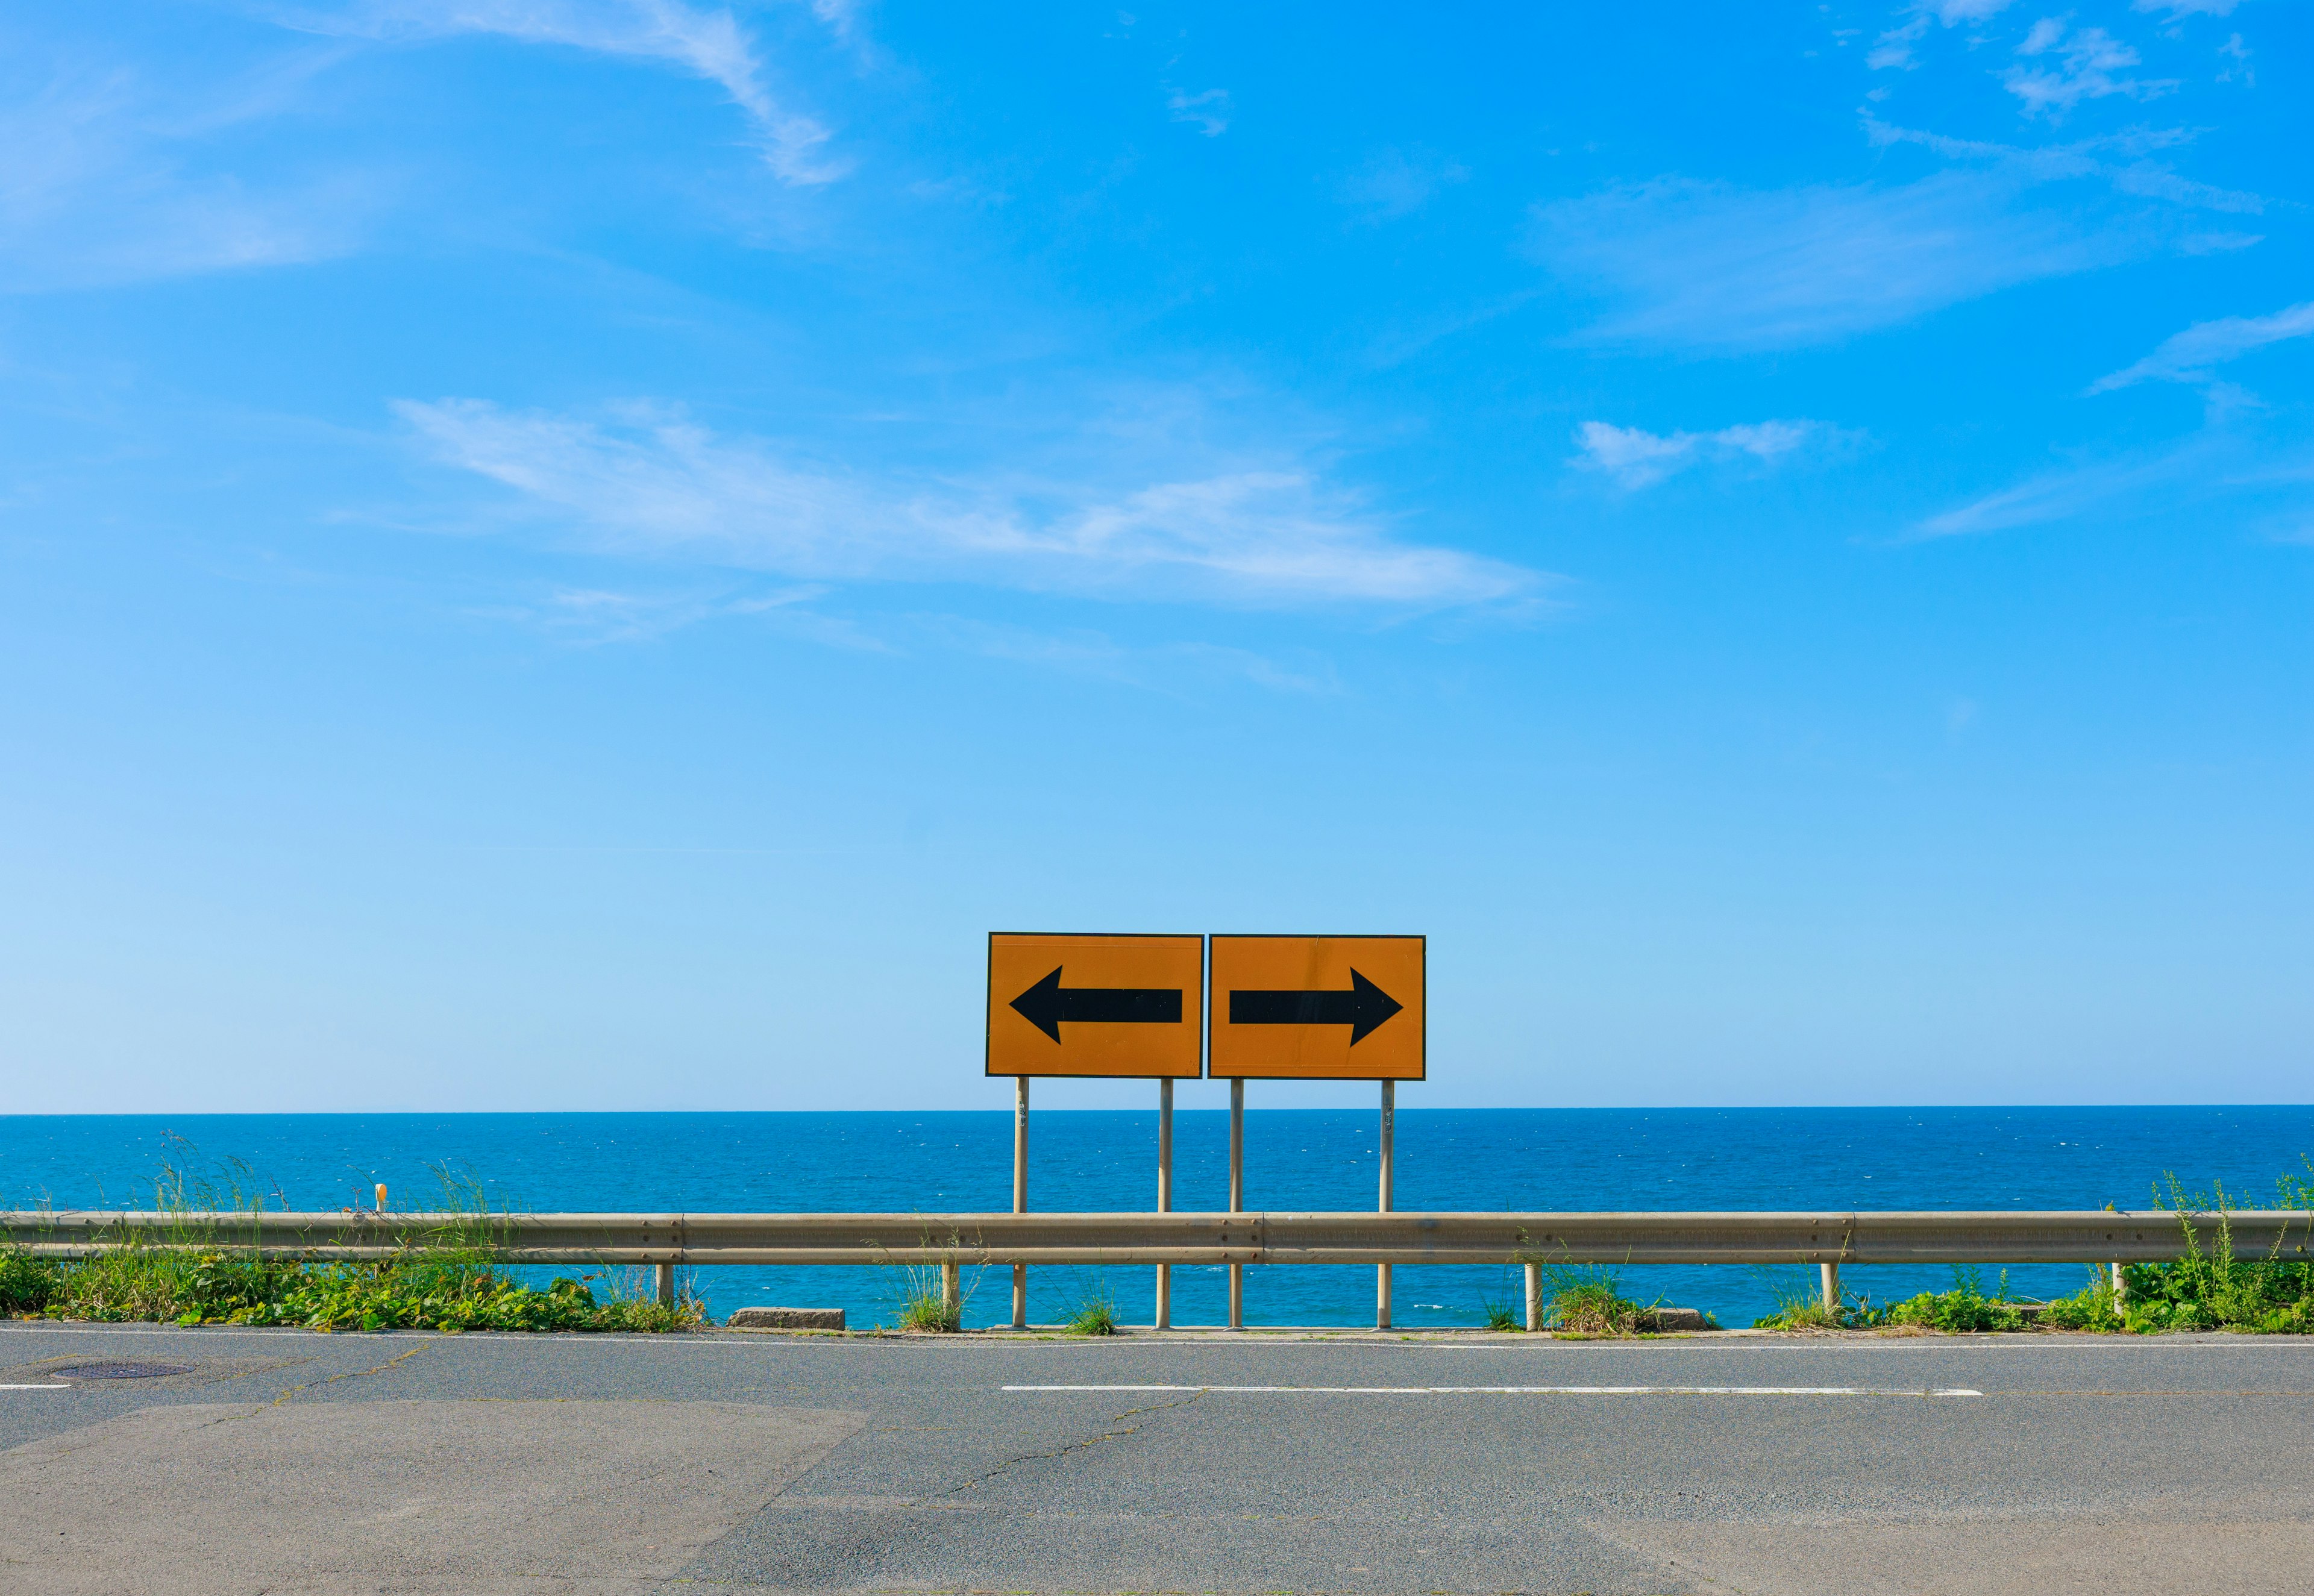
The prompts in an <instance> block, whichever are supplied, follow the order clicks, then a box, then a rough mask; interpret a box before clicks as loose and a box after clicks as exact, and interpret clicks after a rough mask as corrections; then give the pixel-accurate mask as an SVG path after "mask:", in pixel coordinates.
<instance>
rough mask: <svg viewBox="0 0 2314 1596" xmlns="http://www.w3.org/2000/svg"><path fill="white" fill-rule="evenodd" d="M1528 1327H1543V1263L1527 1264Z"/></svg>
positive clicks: (1531, 1328)
mask: <svg viewBox="0 0 2314 1596" xmlns="http://www.w3.org/2000/svg"><path fill="white" fill-rule="evenodd" d="M1526 1327H1527V1328H1528V1329H1530V1330H1540V1329H1541V1328H1542V1265H1541V1264H1529V1265H1527V1266H1526Z"/></svg>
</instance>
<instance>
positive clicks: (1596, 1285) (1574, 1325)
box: [1542, 1264, 1655, 1336]
mask: <svg viewBox="0 0 2314 1596" xmlns="http://www.w3.org/2000/svg"><path fill="white" fill-rule="evenodd" d="M1542 1293H1543V1301H1544V1303H1545V1305H1546V1315H1545V1322H1546V1323H1547V1324H1548V1326H1549V1327H1550V1329H1552V1330H1554V1331H1556V1332H1557V1333H1558V1334H1559V1335H1561V1336H1636V1335H1638V1333H1639V1332H1640V1331H1642V1330H1644V1329H1646V1328H1647V1316H1648V1313H1649V1312H1650V1311H1651V1310H1652V1309H1654V1307H1655V1304H1654V1303H1652V1302H1635V1301H1632V1300H1631V1299H1630V1298H1629V1297H1626V1296H1625V1295H1623V1281H1622V1274H1621V1271H1620V1270H1617V1269H1613V1268H1611V1267H1609V1266H1608V1265H1604V1264H1545V1265H1542Z"/></svg>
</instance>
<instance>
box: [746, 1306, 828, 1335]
mask: <svg viewBox="0 0 2314 1596" xmlns="http://www.w3.org/2000/svg"><path fill="white" fill-rule="evenodd" d="M724 1322H725V1323H726V1324H728V1325H729V1327H731V1328H732V1329H734V1330H841V1329H842V1328H843V1309H841V1308H742V1309H739V1310H738V1311H737V1312H736V1313H734V1314H732V1316H731V1317H730V1318H729V1319H727V1320H725V1321H724Z"/></svg>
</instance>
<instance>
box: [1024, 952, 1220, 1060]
mask: <svg viewBox="0 0 2314 1596" xmlns="http://www.w3.org/2000/svg"><path fill="white" fill-rule="evenodd" d="M1012 1010H1013V1012H1015V1013H1016V1014H1018V1015H1020V1018H1023V1019H1025V1020H1027V1021H1028V1022H1029V1024H1030V1025H1032V1026H1035V1027H1037V1028H1038V1030H1040V1031H1042V1032H1044V1033H1045V1035H1047V1036H1050V1037H1051V1038H1052V1039H1053V1040H1054V1041H1055V1042H1057V1041H1059V1040H1060V1039H1061V1025H1062V1023H1063V1022H1064V1021H1066V1022H1068V1023H1069V1024H1072V1025H1179V1024H1180V1023H1181V989H1180V988H1179V987H1178V986H1063V985H1062V984H1061V967H1060V966H1058V965H1055V966H1053V973H1052V974H1049V975H1047V976H1046V977H1045V978H1044V979H1043V980H1042V981H1039V982H1038V983H1037V984H1036V985H1034V986H1032V987H1030V988H1029V990H1028V991H1027V992H1022V993H1021V994H1020V996H1019V997H1017V998H1014V999H1013V1000H1012Z"/></svg>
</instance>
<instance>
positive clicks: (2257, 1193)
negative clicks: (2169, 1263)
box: [0, 1106, 2314, 1326]
mask: <svg viewBox="0 0 2314 1596" xmlns="http://www.w3.org/2000/svg"><path fill="white" fill-rule="evenodd" d="M1376 1137H1377V1124H1376V1116H1375V1115H1373V1114H1372V1113H1356V1112H1349V1111H1331V1110H1325V1111H1320V1110H1293V1109H1250V1110H1249V1111H1248V1113H1247V1115H1246V1153H1245V1171H1246V1173H1245V1179H1246V1205H1247V1206H1248V1207H1249V1208H1256V1209H1259V1208H1271V1209H1296V1210H1311V1209H1356V1208H1370V1207H1372V1206H1373V1203H1374V1199H1375V1187H1376V1184H1377V1179H1376V1177H1377V1169H1376V1162H1375V1153H1376V1147H1375V1143H1376ZM1156 1143H1157V1116H1156V1114H1155V1112H1154V1110H1153V1109H1152V1110H1151V1111H1150V1112H1146V1113H1128V1112H1090V1111H1072V1110H1040V1111H1038V1112H1037V1113H1036V1114H1035V1115H1033V1117H1032V1121H1031V1130H1030V1142H1029V1203H1030V1205H1031V1206H1032V1207H1035V1208H1039V1209H1047V1210H1073V1211H1130V1210H1145V1209H1148V1208H1150V1207H1153V1205H1154V1201H1155V1191H1156V1176H1155V1168H1156ZM2310 1153H2314V1107H2306V1106H2293V1107H2072V1108H2065V1107H2035V1108H1754V1109H1742V1108H1710V1109H1701V1108H1697V1109H1644V1110H1643V1109H1404V1110H1400V1113H1399V1115H1398V1116H1397V1132H1396V1144H1395V1166H1396V1170H1395V1174H1396V1182H1397V1206H1398V1207H1400V1209H1433V1210H1479V1209H1494V1210H1500V1209H1527V1210H1539V1209H1559V1210H1584V1209H1689V1210H1696V1209H1837V1210H1849V1209H1908V1208H2099V1207H2103V1206H2104V1205H2105V1204H2108V1203H2111V1204H2115V1205H2116V1206H2118V1207H2122V1208H2143V1207H2147V1206H2150V1205H2151V1194H2152V1191H2153V1188H2154V1186H2155V1183H2156V1182H2158V1181H2159V1180H2160V1179H2161V1178H2162V1177H2163V1176H2164V1175H2165V1173H2168V1172H2174V1173H2175V1174H2176V1175H2177V1177H2179V1178H2180V1179H2182V1180H2184V1181H2185V1182H2186V1184H2187V1186H2189V1187H2195V1188H2201V1189H2208V1188H2209V1187H2210V1186H2212V1183H2214V1182H2222V1183H2223V1184H2224V1185H2225V1186H2226V1188H2227V1189H2228V1191H2229V1192H2230V1193H2231V1194H2233V1195H2235V1197H2236V1200H2237V1201H2238V1202H2240V1203H2242V1204H2247V1205H2251V1206H2256V1205H2261V1204H2264V1203H2265V1202H2266V1201H2268V1200H2270V1198H2271V1196H2272V1195H2273V1191H2274V1178H2275V1177H2277V1176H2279V1175H2281V1174H2283V1173H2284V1172H2285V1171H2292V1170H2294V1171H2297V1172H2299V1173H2301V1174H2304V1173H2306V1172H2307V1164H2306V1161H2305V1160H2306V1158H2307V1156H2308V1155H2309V1154H2310ZM1011 1158H1012V1122H1011V1115H1009V1114H1005V1113H994V1114H990V1113H946V1114H908V1113H853V1114H461V1115H423V1114H376V1115H354V1114H348V1115H170V1116H145V1115H53V1116H51V1115H39V1116H35V1115H13V1116H0V1204H5V1205H8V1206H12V1207H18V1208H24V1207H35V1206H39V1205H40V1204H50V1205H53V1206H55V1207H57V1208H85V1207H140V1206H149V1205H151V1204H152V1203H153V1200H154V1198H153V1183H154V1180H155V1177H156V1176H157V1175H158V1174H159V1173H160V1171H161V1169H162V1168H163V1165H164V1163H165V1164H171V1165H174V1166H176V1167H179V1168H194V1169H196V1170H207V1171H208V1172H209V1173H210V1174H211V1176H212V1177H215V1176H216V1175H217V1174H218V1172H219V1171H220V1170H221V1168H222V1167H223V1166H224V1164H225V1161H226V1160H238V1161H239V1162H240V1163H241V1164H242V1165H243V1166H245V1167H246V1168H247V1169H248V1170H250V1171H251V1172H252V1174H253V1176H254V1177H255V1178H256V1180H257V1182H258V1183H259V1184H260V1185H261V1187H262V1188H263V1189H264V1190H265V1191H266V1192H267V1193H268V1194H269V1197H270V1200H271V1202H272V1203H274V1204H284V1203H286V1204H287V1206H290V1207H294V1208H304V1209H327V1208H340V1207H344V1206H347V1205H349V1204H360V1205H362V1206H367V1205H368V1204H369V1203H370V1201H371V1193H372V1190H373V1188H374V1187H375V1186H376V1185H377V1184H378V1183H380V1182H383V1183H384V1184H385V1185H386V1186H387V1187H388V1188H389V1195H388V1201H389V1203H390V1204H391V1205H393V1206H395V1207H425V1206H428V1205H429V1203H430V1199H431V1196H432V1194H433V1193H434V1192H435V1191H436V1190H437V1189H438V1188H437V1181H436V1177H435V1175H434V1174H433V1173H432V1170H433V1168H435V1167H437V1166H448V1167H451V1168H457V1169H462V1170H470V1171H472V1172H473V1174H474V1175H476V1176H479V1177H481V1178H482V1179H484V1180H485V1181H486V1182H487V1183H488V1184H489V1186H490V1188H491V1190H492V1191H493V1193H494V1194H495V1195H497V1196H498V1197H499V1198H500V1199H501V1200H503V1201H505V1202H508V1203H509V1204H512V1205H514V1206H516V1207H518V1208H526V1209H533V1210H578V1211H586V1210H594V1211H613V1212H619V1211H624V1212H676V1211H688V1212H719V1211H720V1212H732V1211H767V1210H781V1211H807V1212H808V1211H814V1210H817V1211H823V1212H956V1211H990V1210H1002V1209H1005V1208H1008V1207H1010V1206H1011ZM1227 1169H1228V1115H1226V1114H1225V1113H1220V1112H1212V1111H1198V1112H1188V1111H1184V1112H1180V1113H1178V1114H1176V1115H1175V1117H1174V1182H1175V1184H1174V1190H1175V1194H1176V1195H1175V1200H1174V1205H1175V1207H1176V1208H1178V1209H1181V1210H1185V1211H1193V1210H1214V1209H1221V1208H1225V1207H1226V1206H1227V1205H1228V1201H1227V1191H1228V1188H1227ZM1224 1273H1225V1272H1224V1271H1223V1270H1222V1269H1219V1268H1210V1269H1208V1268H1179V1269H1176V1270H1175V1271H1174V1318H1175V1322H1176V1323H1179V1324H1214V1323H1219V1322H1220V1321H1221V1320H1222V1319H1223V1317H1224V1302H1225V1291H1226V1287H1225V1283H1224ZM1810 1273H1811V1272H1809V1271H1806V1270H1804V1269H1802V1268H1799V1267H1797V1266H1794V1267H1790V1268H1786V1269H1782V1270H1762V1269H1752V1268H1739V1267H1719V1268H1695V1267H1675V1266H1658V1267H1653V1268H1632V1269H1630V1270H1627V1271H1626V1272H1625V1279H1624V1286H1625V1290H1626V1292H1628V1293H1630V1294H1631V1295H1634V1296H1637V1297H1638V1298H1640V1299H1641V1300H1649V1299H1656V1298H1660V1299H1661V1300H1662V1301H1667V1302H1675V1303H1679V1304H1682V1305H1685V1306H1692V1307H1699V1308H1704V1309H1709V1310H1711V1311H1712V1312H1714V1313H1716V1314H1717V1315H1718V1317H1719V1319H1720V1321H1721V1322H1722V1323H1724V1324H1730V1325H1734V1324H1748V1323H1750V1322H1751V1320H1752V1319H1753V1318H1754V1317H1755V1316H1757V1315H1759V1314H1762V1313H1765V1312H1767V1311H1769V1310H1770V1309H1771V1308H1772V1307H1773V1305H1774V1300H1775V1297H1776V1295H1777V1293H1778V1292H1779V1291H1785V1292H1804V1291H1806V1290H1807V1289H1808V1288H1809V1285H1810V1283H1811V1282H1810V1278H1809V1276H1810ZM970 1274H971V1272H969V1271H967V1275H968V1276H969V1275H970ZM696 1278H697V1284H698V1286H699V1288H700V1290H701V1291H702V1294H703V1295H704V1296H705V1297H706V1299H707V1301H708V1304H709V1307H710V1309H711V1312H712V1313H714V1314H715V1315H716V1316H717V1317H719V1318H720V1317H722V1316H723V1315H725V1314H727V1313H729V1310H730V1309H734V1308H737V1307H742V1306H745V1305H746V1304H749V1303H762V1302H769V1303H781V1304H789V1305H798V1306H824V1307H837V1306H840V1307H842V1308H843V1309H846V1310H847V1311H848V1313H849V1316H850V1320H851V1322H852V1324H853V1325H855V1326H861V1325H870V1324H876V1323H888V1322H889V1321H890V1320H891V1318H892V1317H893V1315H894V1312H895V1309H896V1301H897V1297H898V1293H899V1285H900V1283H899V1281H898V1279H897V1278H896V1271H894V1270H890V1269H878V1268H782V1269H756V1268H728V1269H727V1268H708V1269H702V1270H700V1271H698V1272H697V1277H696ZM1841 1278H1842V1283H1844V1284H1846V1285H1849V1286H1850V1287H1851V1288H1852V1289H1855V1290H1858V1291H1861V1292H1867V1293H1868V1294H1869V1295H1870V1296H1871V1297H1872V1298H1873V1299H1874V1300H1876V1301H1888V1300H1891V1299H1893V1298H1895V1297H1899V1296H1903V1295H1909V1294H1910V1293H1912V1292H1915V1291H1920V1290H1924V1289H1942V1288H1943V1287H1946V1286H1947V1285H1949V1284H1950V1283H1951V1279H1952V1276H1951V1271H1949V1270H1948V1269H1941V1268H1937V1269H1928V1268H1897V1267H1873V1268H1866V1267H1853V1266H1852V1267H1850V1268H1849V1269H1847V1270H1845V1271H1843V1273H1842V1277H1841ZM2085 1278H2086V1276H2085V1274H2084V1271H2083V1270H2082V1269H2081V1268H2080V1266H2077V1265H2035V1266H2032V1267H2028V1268H2020V1269H2017V1270H2014V1271H2012V1272H2011V1276H2010V1283H2011V1285H2012V1287H2014V1288H2015V1289H2017V1290H2018V1291H2019V1292H2023V1293H2025V1294H2030V1295H2047V1294H2052V1293H2056V1292H2071V1291H2074V1290H2077V1289H2078V1288H2079V1287H2080V1284H2081V1283H2082V1281H2083V1280H2084V1279H2085ZM1029 1281H1030V1299H1029V1304H1030V1313H1031V1317H1032V1318H1037V1319H1038V1320H1040V1321H1049V1320H1055V1319H1060V1318H1066V1317H1068V1316H1069V1314H1070V1313H1072V1312H1073V1311H1074V1309H1075V1308H1076V1307H1077V1306H1078V1304H1080V1303H1081V1302H1082V1301H1084V1300H1085V1298H1086V1297H1087V1296H1088V1295H1089V1294H1095V1293H1106V1294H1107V1295H1108V1296H1109V1297H1111V1298H1112V1299H1113V1300H1114V1301H1115V1302H1116V1303H1117V1308H1118V1309H1119V1311H1120V1314H1121V1316H1122V1317H1123V1318H1125V1319H1126V1321H1127V1322H1128V1323H1134V1322H1137V1323H1143V1324H1145V1323H1147V1322H1148V1321H1149V1318H1150V1316H1151V1313H1152V1299H1153V1272H1152V1271H1151V1270H1149V1269H1148V1268H1145V1267H1140V1266H1134V1267H1117V1268H1110V1269H1106V1270H1100V1271H1091V1270H1078V1269H1061V1268H1052V1269H1036V1270H1031V1271H1030V1274H1029ZM968 1283H971V1284H973V1285H974V1286H975V1288H976V1289H975V1292H974V1294H973V1296H972V1298H971V1300H970V1301H969V1302H968V1304H967V1316H966V1317H967V1322H969V1323H973V1324H988V1323H994V1322H996V1321H998V1320H1000V1319H1002V1318H1007V1317H1009V1314H1010V1311H1011V1292H1010V1280H1009V1271H1006V1270H1002V1269H998V1270H990V1271H988V1272H986V1273H985V1275H982V1276H980V1277H979V1278H978V1279H977V1280H976V1281H968ZM1990 1283H1992V1282H1991V1279H1990V1278H1988V1280H1987V1284H1990ZM1518 1292H1519V1286H1518V1283H1517V1281H1516V1280H1515V1278H1514V1272H1512V1271H1509V1270H1504V1269H1493V1268H1467V1267H1443V1266H1442V1267H1428V1268H1413V1267H1408V1268H1400V1270H1399V1271H1398V1272H1397V1286H1396V1313H1395V1317H1396V1319H1397V1322H1398V1323H1400V1325H1406V1326H1426V1325H1470V1324H1473V1323H1479V1322H1483V1320H1484V1317H1485V1307H1486V1304H1487V1302H1488V1301H1489V1300H1492V1301H1502V1302H1509V1301H1515V1299H1516V1297H1517V1295H1518ZM1373 1296H1374V1284H1373V1270H1372V1269H1371V1268H1369V1267H1359V1268H1351V1267H1308V1266H1294V1265H1277V1266H1273V1267H1268V1268H1251V1269H1249V1270H1247V1272H1246V1318H1247V1322H1248V1323H1249V1324H1256V1325H1260V1324H1270V1325H1285V1324H1294V1325H1356V1324H1371V1323H1372V1322H1373Z"/></svg>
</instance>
